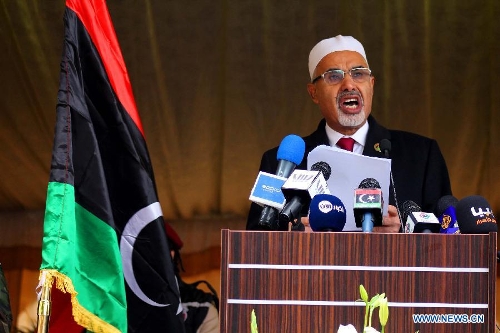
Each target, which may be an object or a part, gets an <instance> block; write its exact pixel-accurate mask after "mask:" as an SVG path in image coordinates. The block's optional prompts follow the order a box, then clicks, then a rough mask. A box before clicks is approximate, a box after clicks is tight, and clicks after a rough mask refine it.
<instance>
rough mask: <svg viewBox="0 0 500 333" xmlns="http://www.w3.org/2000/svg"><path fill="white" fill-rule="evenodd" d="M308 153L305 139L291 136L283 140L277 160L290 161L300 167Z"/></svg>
mask: <svg viewBox="0 0 500 333" xmlns="http://www.w3.org/2000/svg"><path fill="white" fill-rule="evenodd" d="M305 151H306V143H305V142H304V139H302V138H301V137H300V136H298V135H295V134H289V135H287V136H285V137H284V138H283V140H281V144H280V146H279V147H278V154H277V159H278V161H279V160H285V161H290V162H292V163H294V164H295V165H299V164H300V163H301V162H302V159H303V158H304V153H305Z"/></svg>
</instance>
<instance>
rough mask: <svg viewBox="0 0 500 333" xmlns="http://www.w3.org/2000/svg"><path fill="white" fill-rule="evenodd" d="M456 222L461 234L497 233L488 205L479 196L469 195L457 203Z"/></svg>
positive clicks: (494, 220)
mask: <svg viewBox="0 0 500 333" xmlns="http://www.w3.org/2000/svg"><path fill="white" fill-rule="evenodd" d="M456 209H457V221H458V226H459V227H460V232H461V233H462V234H488V233H490V232H497V231H498V225H497V220H496V218H495V215H493V211H492V210H491V207H490V204H489V203H488V201H486V199H485V198H484V197H482V196H480V195H471V196H468V197H465V198H463V199H462V200H460V201H459V202H458V203H457V208H456Z"/></svg>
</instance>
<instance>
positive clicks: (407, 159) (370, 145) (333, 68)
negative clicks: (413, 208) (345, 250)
mask: <svg viewBox="0 0 500 333" xmlns="http://www.w3.org/2000/svg"><path fill="white" fill-rule="evenodd" d="M309 75H310V79H311V81H310V82H309V83H308V84H307V91H308V93H309V95H310V97H311V99H312V101H313V102H314V103H315V104H317V105H318V107H319V110H320V111H321V114H322V115H323V119H322V120H321V121H320V123H319V125H318V128H317V129H316V131H314V132H313V133H311V134H310V135H309V136H306V137H304V141H305V144H306V152H305V157H307V154H309V152H311V150H313V149H314V148H315V147H317V146H319V145H329V146H337V147H339V148H342V149H347V150H350V151H353V152H354V153H357V154H362V155H365V156H371V157H379V158H390V159H391V160H392V166H391V169H392V181H391V188H390V193H389V208H388V214H387V215H386V216H384V217H383V221H382V225H381V226H377V227H375V228H374V229H373V231H374V232H398V231H400V229H401V222H400V220H399V217H398V210H397V206H398V204H401V203H402V202H405V201H406V200H412V201H414V202H415V203H417V204H418V205H419V206H420V207H421V208H422V210H423V211H427V212H432V211H433V208H434V205H435V204H436V202H437V201H438V200H439V198H441V197H442V196H444V195H450V194H451V185H450V179H449V175H448V169H447V167H446V162H445V160H444V158H443V155H442V153H441V151H440V149H439V146H438V144H437V142H436V141H435V140H433V139H430V138H426V137H423V136H421V135H417V134H413V133H409V132H404V131H398V130H389V129H387V128H385V127H383V126H381V125H380V124H378V123H377V122H376V121H375V118H374V117H373V116H371V115H370V113H371V111H372V99H373V92H374V86H375V77H374V76H373V74H372V71H371V69H370V67H369V65H368V60H367V57H366V54H365V50H364V48H363V45H362V44H361V43H360V42H359V41H357V40H356V39H354V38H353V37H349V36H341V35H338V36H336V37H333V38H329V39H324V40H322V41H320V42H319V43H318V44H316V45H315V46H314V47H313V48H312V50H311V52H310V54H309ZM393 112H398V110H393ZM416 116H417V115H416ZM381 142H383V143H385V144H384V145H381V144H380V143H381ZM387 143H389V144H387ZM381 146H382V147H383V150H382V149H381V148H380V147H381ZM276 151H277V148H273V149H271V150H268V151H266V152H265V153H264V154H263V156H262V160H261V164H260V171H264V172H268V173H273V172H274V170H276V167H277V163H278V161H277V160H276ZM297 169H307V158H304V160H303V161H302V163H301V164H300V165H298V166H297ZM332 172H335V170H332ZM261 210H262V208H261V207H260V206H259V205H257V204H255V203H252V204H251V207H250V211H249V214H248V220H247V229H248V230H257V229H259V225H258V219H259V216H260V212H261Z"/></svg>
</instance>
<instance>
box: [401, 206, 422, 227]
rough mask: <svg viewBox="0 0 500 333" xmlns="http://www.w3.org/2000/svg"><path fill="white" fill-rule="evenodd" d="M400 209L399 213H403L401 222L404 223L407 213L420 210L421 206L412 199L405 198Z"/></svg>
mask: <svg viewBox="0 0 500 333" xmlns="http://www.w3.org/2000/svg"><path fill="white" fill-rule="evenodd" d="M401 210H402V213H401V214H402V215H403V223H406V221H407V220H408V215H410V214H411V213H414V212H421V211H422V208H420V206H419V205H417V204H416V203H415V202H414V201H411V200H406V201H405V202H403V206H402V208H401Z"/></svg>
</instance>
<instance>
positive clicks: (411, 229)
mask: <svg viewBox="0 0 500 333" xmlns="http://www.w3.org/2000/svg"><path fill="white" fill-rule="evenodd" d="M403 221H405V227H404V232H405V233H423V234H426V233H439V230H440V229H441V223H440V222H439V220H438V219H437V217H436V215H434V214H433V213H426V212H422V209H421V208H420V206H419V205H417V204H416V203H415V202H413V201H411V200H406V201H405V202H404V203H403Z"/></svg>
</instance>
